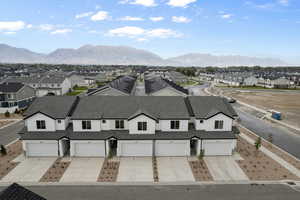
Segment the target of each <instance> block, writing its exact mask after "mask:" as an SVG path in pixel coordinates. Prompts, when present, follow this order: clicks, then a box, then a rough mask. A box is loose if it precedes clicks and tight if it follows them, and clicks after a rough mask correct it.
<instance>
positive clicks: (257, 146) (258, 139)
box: [254, 137, 261, 150]
mask: <svg viewBox="0 0 300 200" xmlns="http://www.w3.org/2000/svg"><path fill="white" fill-rule="evenodd" d="M254 146H255V149H256V150H259V148H260V147H261V137H259V138H257V140H256V141H255V143H254Z"/></svg>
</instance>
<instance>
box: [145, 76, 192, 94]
mask: <svg viewBox="0 0 300 200" xmlns="http://www.w3.org/2000/svg"><path fill="white" fill-rule="evenodd" d="M145 92H146V94H147V95H149V96H187V95H188V94H189V92H188V90H187V89H184V88H183V87H181V86H180V85H177V84H176V83H174V82H172V81H169V80H168V79H163V78H161V77H155V78H151V79H145Z"/></svg>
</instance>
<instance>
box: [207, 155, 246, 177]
mask: <svg viewBox="0 0 300 200" xmlns="http://www.w3.org/2000/svg"><path fill="white" fill-rule="evenodd" d="M204 161H205V162H206V165H207V167H208V169H209V171H210V173H211V175H212V177H213V179H214V180H215V181H228V180H249V179H248V177H247V176H246V174H245V173H244V172H243V170H242V169H241V168H240V167H239V165H238V164H237V162H236V161H235V160H234V157H233V156H210V157H205V158H204Z"/></svg>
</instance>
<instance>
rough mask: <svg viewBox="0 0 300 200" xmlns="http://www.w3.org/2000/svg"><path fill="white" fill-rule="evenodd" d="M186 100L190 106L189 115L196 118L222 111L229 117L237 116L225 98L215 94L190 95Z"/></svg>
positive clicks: (207, 116) (204, 117) (205, 117)
mask: <svg viewBox="0 0 300 200" xmlns="http://www.w3.org/2000/svg"><path fill="white" fill-rule="evenodd" d="M188 102H189V104H190V106H191V109H192V112H193V113H191V115H194V116H195V117H196V118H201V119H208V118H210V117H212V116H214V115H216V114H218V113H220V112H221V113H224V114H225V115H228V116H230V117H232V118H233V117H235V116H237V114H236V112H235V111H234V109H233V108H232V106H231V105H230V104H229V103H228V102H227V100H226V99H225V98H220V97H215V96H190V97H188Z"/></svg>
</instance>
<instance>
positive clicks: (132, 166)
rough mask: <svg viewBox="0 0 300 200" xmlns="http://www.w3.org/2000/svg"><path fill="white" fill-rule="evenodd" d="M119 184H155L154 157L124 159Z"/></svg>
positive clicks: (120, 169)
mask: <svg viewBox="0 0 300 200" xmlns="http://www.w3.org/2000/svg"><path fill="white" fill-rule="evenodd" d="M117 182H153V167H152V157H122V158H121V159H120V167H119V174H118V178H117Z"/></svg>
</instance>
